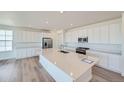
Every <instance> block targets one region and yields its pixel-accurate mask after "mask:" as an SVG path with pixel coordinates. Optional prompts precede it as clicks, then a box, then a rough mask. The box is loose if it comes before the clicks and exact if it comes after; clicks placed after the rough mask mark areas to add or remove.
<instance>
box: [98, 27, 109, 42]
mask: <svg viewBox="0 0 124 93" xmlns="http://www.w3.org/2000/svg"><path fill="white" fill-rule="evenodd" d="M100 43H103V44H108V43H109V30H108V25H102V26H101V27H100Z"/></svg>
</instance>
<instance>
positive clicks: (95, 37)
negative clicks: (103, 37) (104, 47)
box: [92, 27, 100, 43]
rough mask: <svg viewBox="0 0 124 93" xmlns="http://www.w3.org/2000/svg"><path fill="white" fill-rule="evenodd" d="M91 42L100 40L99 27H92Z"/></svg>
mask: <svg viewBox="0 0 124 93" xmlns="http://www.w3.org/2000/svg"><path fill="white" fill-rule="evenodd" d="M92 35H93V43H99V42H100V29H99V27H94V28H93V33H92Z"/></svg>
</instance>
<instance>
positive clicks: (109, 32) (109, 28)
mask: <svg viewBox="0 0 124 93" xmlns="http://www.w3.org/2000/svg"><path fill="white" fill-rule="evenodd" d="M87 36H88V43H97V44H121V20H120V19H116V20H111V21H107V22H103V23H98V24H93V25H89V26H85V27H82V28H79V29H78V28H76V29H73V30H72V31H67V32H65V41H66V42H78V37H81V38H85V37H87Z"/></svg>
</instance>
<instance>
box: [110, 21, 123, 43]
mask: <svg viewBox="0 0 124 93" xmlns="http://www.w3.org/2000/svg"><path fill="white" fill-rule="evenodd" d="M109 38H110V43H111V44H121V24H120V23H113V24H110V25H109Z"/></svg>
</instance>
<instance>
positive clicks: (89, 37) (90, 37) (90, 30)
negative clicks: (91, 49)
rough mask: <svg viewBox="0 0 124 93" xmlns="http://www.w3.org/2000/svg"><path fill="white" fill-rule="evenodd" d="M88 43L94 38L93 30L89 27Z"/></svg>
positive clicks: (92, 41)
mask: <svg viewBox="0 0 124 93" xmlns="http://www.w3.org/2000/svg"><path fill="white" fill-rule="evenodd" d="M88 43H94V40H93V30H92V29H91V28H90V29H88Z"/></svg>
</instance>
